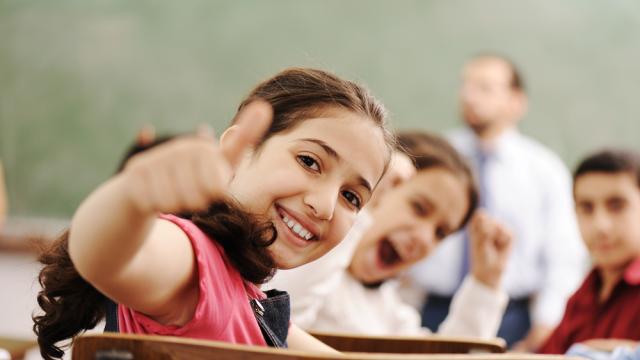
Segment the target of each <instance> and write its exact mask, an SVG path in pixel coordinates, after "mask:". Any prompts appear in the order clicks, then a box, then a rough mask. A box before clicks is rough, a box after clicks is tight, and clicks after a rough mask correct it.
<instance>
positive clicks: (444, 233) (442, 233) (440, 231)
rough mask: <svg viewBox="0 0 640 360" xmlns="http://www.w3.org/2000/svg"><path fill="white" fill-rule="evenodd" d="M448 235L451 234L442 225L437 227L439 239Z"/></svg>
mask: <svg viewBox="0 0 640 360" xmlns="http://www.w3.org/2000/svg"><path fill="white" fill-rule="evenodd" d="M447 235H449V234H447V231H446V230H445V229H444V228H442V227H441V226H438V228H437V229H436V238H437V239H438V240H442V239H444V238H446V237H447Z"/></svg>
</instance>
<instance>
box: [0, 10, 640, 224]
mask: <svg viewBox="0 0 640 360" xmlns="http://www.w3.org/2000/svg"><path fill="white" fill-rule="evenodd" d="M638 34H640V2H638V1H636V0H599V1H597V0H593V1H584V0H564V1H556V0H524V1H511V0H469V1H467V0H437V1H435V0H434V1H420V0H415V1H411V0H393V1H391V0H389V1H383V0H351V1H346V0H328V1H327V0H325V1H299V0H272V1H263V0H243V1H231V0H229V1H210V0H200V1H193V0H185V1H126V0H113V1H79V0H76V1H73V0H57V1H55V2H52V1H47V0H33V1H21V0H13V1H10V0H3V1H0V158H1V159H2V161H3V162H4V163H5V169H6V174H7V182H8V187H9V193H10V202H11V212H12V214H13V215H29V216H47V217H49V216H53V217H68V216H70V215H71V214H72V212H73V209H75V208H76V206H77V205H78V203H79V202H80V201H81V199H82V198H83V197H85V196H86V195H87V193H88V192H89V191H90V190H91V189H93V188H94V187H95V186H96V185H97V184H99V183H100V182H101V181H103V180H104V179H105V178H107V177H108V176H109V175H110V174H111V173H112V172H113V171H114V169H115V167H116V164H117V162H118V158H119V157H120V156H121V155H122V152H123V151H124V147H125V146H126V145H127V144H129V143H130V142H131V141H132V137H133V134H134V133H135V131H136V129H137V128H139V127H140V126H142V125H143V124H145V123H152V124H154V125H155V126H157V127H158V129H159V130H160V132H185V131H190V130H192V129H194V127H196V126H197V124H200V123H203V122H207V123H210V124H212V125H213V126H214V127H215V129H216V130H217V131H222V130H223V129H224V127H225V124H227V122H228V121H229V120H230V118H231V117H232V115H233V114H234V111H235V108H236V106H237V104H238V103H239V101H240V100H241V98H242V97H243V95H244V94H246V93H247V92H248V91H249V90H250V88H251V87H252V86H253V85H254V84H255V83H256V82H257V81H259V80H260V79H263V78H265V77H267V76H269V75H270V74H273V73H274V72H276V71H278V70H280V69H282V68H284V67H287V66H317V67H322V68H326V69H329V70H333V71H336V72H337V73H339V74H341V75H344V76H346V77H349V78H353V79H357V80H360V81H362V82H364V83H366V84H368V85H369V87H370V88H371V89H372V90H373V92H374V93H375V94H377V95H378V96H379V97H380V98H382V99H383V101H384V102H385V103H386V104H387V106H388V107H389V109H390V111H391V114H392V118H393V122H394V124H395V125H396V126H397V127H402V128H406V127H411V128H424V129H430V130H436V131H444V130H446V129H449V128H451V127H454V126H456V125H457V124H458V123H459V120H458V115H457V108H456V91H457V85H458V76H459V69H460V67H461V65H462V64H463V62H464V60H465V59H466V58H467V57H468V56H470V55H472V54H475V53H477V52H481V51H484V50H495V51H499V52H501V53H504V54H508V55H509V56H510V57H512V58H513V59H514V60H515V61H516V62H517V63H518V64H520V67H521V68H522V71H523V73H524V75H525V78H526V81H527V86H528V88H529V89H530V95H531V104H530V107H531V111H530V112H529V114H528V115H527V117H526V119H524V121H523V124H522V128H523V131H524V132H525V133H527V134H530V135H532V136H534V137H536V138H538V139H539V140H540V141H542V142H543V143H545V144H547V145H548V146H550V147H551V148H552V149H553V150H555V151H556V152H558V153H559V154H560V155H561V156H562V157H563V159H564V160H565V161H566V162H567V163H568V164H569V165H570V166H573V164H574V163H575V161H576V160H577V159H578V158H579V157H580V156H581V155H583V154H584V153H585V152H587V151H589V150H591V149H593V148H595V147H600V146H603V145H606V144H615V145H626V146H632V147H636V148H638V141H637V139H638V134H640V121H639V120H640V109H639V108H638V106H637V105H635V103H636V102H637V101H636V98H637V96H638V94H640V76H639V70H640V61H638V59H640V46H638Z"/></svg>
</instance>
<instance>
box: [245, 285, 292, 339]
mask: <svg viewBox="0 0 640 360" xmlns="http://www.w3.org/2000/svg"><path fill="white" fill-rule="evenodd" d="M265 294H266V295H267V298H266V299H262V300H256V299H251V300H250V303H251V308H252V309H253V313H254V314H255V316H256V320H257V321H258V325H259V326H260V331H262V336H263V337H264V339H265V341H266V342H267V345H269V346H271V347H276V348H286V347H287V335H288V334H289V319H290V317H291V304H290V302H289V294H287V292H286V291H279V290H275V289H274V290H269V291H266V292H265Z"/></svg>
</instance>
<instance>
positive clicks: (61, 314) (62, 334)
mask: <svg viewBox="0 0 640 360" xmlns="http://www.w3.org/2000/svg"><path fill="white" fill-rule="evenodd" d="M68 239H69V231H68V230H67V231H65V232H64V233H63V234H62V235H61V236H60V237H59V238H58V239H57V240H56V241H55V242H54V243H53V244H51V246H50V247H49V248H48V249H46V250H45V251H44V252H43V253H42V254H41V255H40V258H39V259H38V260H39V261H40V262H41V263H42V264H44V267H43V268H42V270H41V271H40V274H39V275H38V281H39V283H40V286H41V287H42V290H41V291H40V292H39V293H38V297H37V299H38V305H40V307H41V308H42V310H43V311H44V314H42V315H37V316H36V315H34V316H33V317H32V318H33V323H34V324H33V331H34V332H35V333H36V335H37V336H38V345H39V346H40V354H41V355H42V357H43V358H44V359H47V360H51V359H54V358H61V357H62V355H63V354H64V351H63V349H62V348H63V347H64V345H56V344H57V343H58V342H60V341H62V340H66V339H69V338H72V337H74V336H75V335H77V334H79V333H81V332H83V331H85V330H88V329H93V328H94V327H96V325H97V324H98V322H100V320H102V319H103V318H104V316H105V301H106V300H107V298H106V297H105V296H104V295H103V294H102V293H100V292H99V291H98V290H96V289H95V288H94V287H93V286H91V284H89V283H88V282H86V281H85V280H84V279H83V278H82V277H81V276H80V274H78V272H77V271H76V269H75V267H74V266H73V263H72V262H71V259H70V258H69V252H68Z"/></svg>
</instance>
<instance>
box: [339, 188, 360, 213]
mask: <svg viewBox="0 0 640 360" xmlns="http://www.w3.org/2000/svg"><path fill="white" fill-rule="evenodd" d="M342 196H344V198H345V199H347V201H348V202H349V203H350V204H351V205H353V206H354V207H355V208H356V209H360V207H361V206H362V203H361V202H360V198H359V197H358V195H356V194H354V193H353V192H351V191H343V192H342Z"/></svg>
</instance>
